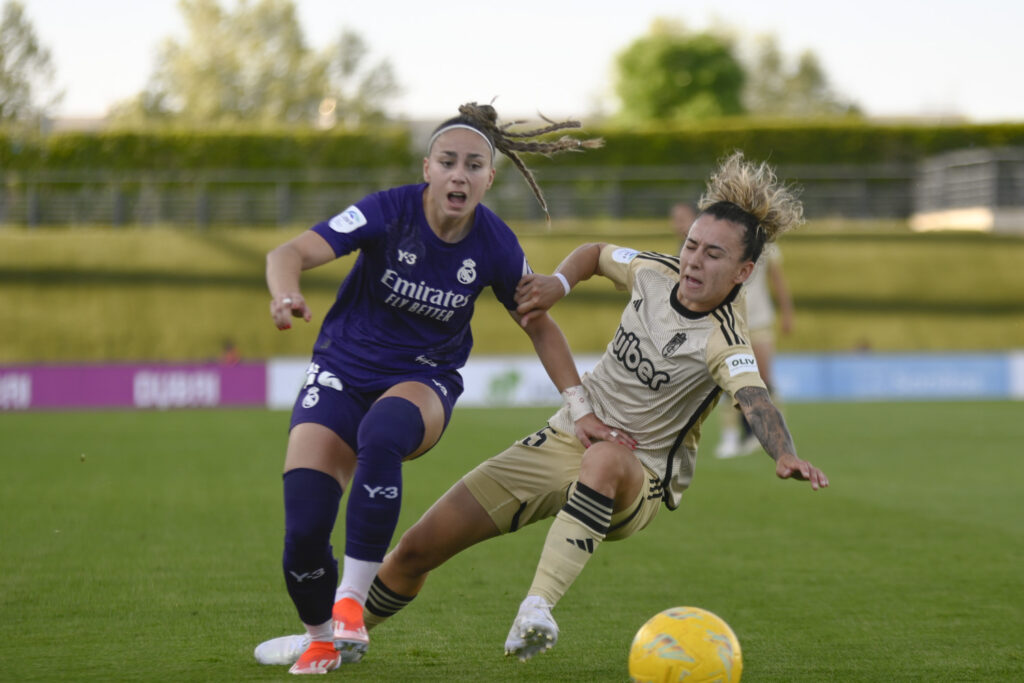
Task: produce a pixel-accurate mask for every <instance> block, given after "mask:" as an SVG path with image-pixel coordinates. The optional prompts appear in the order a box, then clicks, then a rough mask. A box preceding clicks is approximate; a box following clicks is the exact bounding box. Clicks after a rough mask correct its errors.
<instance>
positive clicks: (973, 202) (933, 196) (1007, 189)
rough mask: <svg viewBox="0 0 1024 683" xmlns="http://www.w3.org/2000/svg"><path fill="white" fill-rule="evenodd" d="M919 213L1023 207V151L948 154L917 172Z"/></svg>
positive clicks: (928, 160) (986, 150)
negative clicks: (975, 208) (970, 208)
mask: <svg viewBox="0 0 1024 683" xmlns="http://www.w3.org/2000/svg"><path fill="white" fill-rule="evenodd" d="M917 175H918V183H917V184H916V187H915V197H914V205H915V209H916V210H917V211H918V212H928V211H941V210H944V209H958V208H968V207H987V208H991V209H1002V208H1011V207H1024V148H1019V147H999V148H991V149H968V150H959V151H956V152H948V153H946V154H941V155H938V156H936V157H933V158H931V159H927V160H926V161H924V162H923V163H922V164H921V165H920V168H919V169H918V174H917Z"/></svg>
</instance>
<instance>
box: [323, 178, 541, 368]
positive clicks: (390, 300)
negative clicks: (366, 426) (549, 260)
mask: <svg viewBox="0 0 1024 683" xmlns="http://www.w3.org/2000/svg"><path fill="white" fill-rule="evenodd" d="M426 187H427V186H426V184H425V183H422V184H419V185H406V186H402V187H396V188H392V189H390V190H383V191H381V192H376V193H374V194H371V195H369V196H367V197H365V198H364V199H362V200H360V201H359V202H357V203H356V204H354V205H353V206H350V207H349V208H347V209H345V211H343V212H342V213H340V214H338V215H337V216H335V217H334V218H332V219H331V220H329V221H326V222H324V223H318V224H317V225H315V226H313V228H312V230H314V231H316V233H317V234H318V235H320V236H321V237H323V238H324V239H325V240H327V242H328V243H329V244H330V245H331V247H332V248H333V249H334V253H335V254H336V255H338V256H343V255H345V254H348V253H350V252H352V251H355V250H356V249H358V250H359V257H358V259H357V260H356V263H355V266H354V267H353V268H352V271H351V272H350V273H349V274H348V276H347V277H346V278H345V281H344V282H343V283H342V285H341V288H340V289H339V290H338V299H337V301H335V303H334V305H333V306H332V307H331V310H330V311H329V312H328V313H327V316H326V317H325V318H324V322H323V325H322V326H321V328H320V335H319V337H318V338H317V341H316V344H315V346H314V352H315V353H317V354H322V355H325V356H328V357H329V358H332V359H334V360H335V361H336V363H335V366H336V367H338V368H339V369H344V372H345V374H346V375H347V379H348V380H349V381H351V382H355V383H356V384H359V385H361V386H363V387H366V388H372V387H381V386H386V385H388V384H389V383H390V380H389V378H388V376H389V375H391V376H401V375H408V374H410V373H412V374H423V373H424V372H426V373H433V372H453V371H455V370H457V369H458V368H461V367H462V366H463V365H465V363H466V359H467V358H468V356H469V351H470V348H471V347H472V346H473V335H472V333H471V332H470V325H469V323H470V319H471V318H472V317H473V304H474V302H475V301H476V298H477V297H478V296H479V295H480V292H481V291H482V290H483V289H484V287H488V286H490V287H491V288H492V289H493V290H494V293H495V295H496V296H497V297H498V300H500V301H501V302H502V304H504V305H505V308H508V309H515V307H516V304H515V299H514V296H515V289H516V285H517V284H518V282H519V279H520V278H521V277H522V276H523V275H524V274H525V273H528V272H530V270H529V265H528V264H527V262H526V256H525V255H524V254H523V249H522V247H521V246H520V245H519V240H518V239H516V236H515V234H514V233H513V232H512V230H511V229H510V228H509V227H508V226H507V225H505V223H504V222H503V221H502V220H501V219H500V218H498V217H497V215H495V214H494V212H492V211H491V210H490V209H488V208H487V207H485V206H483V205H482V204H481V205H478V206H477V209H476V212H475V217H474V219H473V229H472V230H470V231H469V234H468V235H466V237H464V238H463V239H462V241H460V242H458V243H456V244H449V243H447V242H444V241H442V240H441V239H439V238H438V237H437V235H436V234H434V231H433V230H431V229H430V225H428V224H427V219H426V216H425V215H424V213H423V192H424V190H425V189H426Z"/></svg>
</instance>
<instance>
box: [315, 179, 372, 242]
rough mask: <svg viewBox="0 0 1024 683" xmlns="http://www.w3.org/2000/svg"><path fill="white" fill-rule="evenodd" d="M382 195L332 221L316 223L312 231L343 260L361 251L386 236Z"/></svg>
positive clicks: (367, 199) (361, 201) (354, 207)
mask: <svg viewBox="0 0 1024 683" xmlns="http://www.w3.org/2000/svg"><path fill="white" fill-rule="evenodd" d="M383 213H384V212H383V208H382V195H381V193H380V192H377V193H374V194H371V195H368V196H366V197H364V198H363V199H360V200H359V201H358V202H356V203H355V204H353V205H352V206H350V207H348V208H347V209H345V210H344V211H342V212H341V213H339V214H338V215H336V216H334V217H333V218H331V219H330V220H327V221H323V222H321V223H317V224H316V225H314V226H313V227H312V228H310V230H312V231H314V232H315V233H316V234H318V235H320V236H321V237H323V238H324V239H325V240H326V241H327V243H328V244H330V245H331V248H332V249H334V255H335V256H338V257H341V256H344V255H345V254H350V253H352V252H353V251H355V250H356V249H360V248H362V247H363V246H364V245H365V244H366V243H367V242H369V241H371V240H374V239H376V238H378V237H379V236H380V235H382V234H383V233H384V228H385V221H384V220H383Z"/></svg>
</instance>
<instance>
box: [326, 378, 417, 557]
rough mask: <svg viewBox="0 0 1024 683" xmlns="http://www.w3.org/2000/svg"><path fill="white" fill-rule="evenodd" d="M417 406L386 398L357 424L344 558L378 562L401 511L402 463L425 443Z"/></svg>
mask: <svg viewBox="0 0 1024 683" xmlns="http://www.w3.org/2000/svg"><path fill="white" fill-rule="evenodd" d="M424 429H425V428H424V425H423V416H422V415H421V414H420V409H419V408H418V407H416V404H414V403H412V402H411V401H408V400H406V399H404V398H400V397H398V396H386V397H384V398H382V399H380V400H379V401H377V402H376V403H374V404H373V406H372V407H371V408H370V410H369V411H368V412H367V413H366V415H365V416H364V417H363V419H362V422H360V423H359V450H358V452H357V453H356V455H357V458H358V463H359V464H358V466H357V467H356V473H355V476H354V477H353V479H352V486H351V490H350V491H349V494H348V506H347V508H346V514H345V555H347V556H348V557H353V558H356V559H359V560H366V561H369V562H380V561H381V560H383V559H384V553H385V552H386V551H387V549H388V545H389V544H390V543H391V538H392V536H393V535H394V533H395V527H396V526H397V525H398V513H399V512H400V511H401V509H402V459H403V458H405V457H406V456H407V455H410V454H411V453H413V452H414V451H415V450H416V449H417V448H419V445H420V444H421V443H422V442H423V433H424Z"/></svg>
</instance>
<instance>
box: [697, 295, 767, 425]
mask: <svg viewBox="0 0 1024 683" xmlns="http://www.w3.org/2000/svg"><path fill="white" fill-rule="evenodd" d="M733 312H734V309H733V307H732V306H728V307H725V308H724V309H717V310H716V311H713V312H712V313H711V315H712V316H713V318H714V320H715V322H716V324H717V326H718V327H717V329H716V330H715V331H714V332H713V333H712V334H711V336H710V337H709V338H708V345H707V356H706V359H707V364H708V371H709V372H711V377H712V378H713V379H714V380H715V384H717V385H718V386H720V387H722V389H723V390H725V391H726V392H727V393H728V394H729V396H731V397H732V399H733V404H734V405H735V404H736V392H737V391H739V390H740V389H742V388H744V387H760V388H762V389H767V387H766V386H765V383H764V380H762V379H761V373H760V371H759V370H758V367H757V359H755V358H754V351H753V349H751V348H750V344H749V343H748V342H747V341H746V339H747V330H746V323H744V322H743V319H742V317H738V316H736V315H731V313H733Z"/></svg>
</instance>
